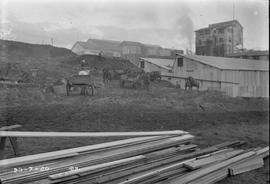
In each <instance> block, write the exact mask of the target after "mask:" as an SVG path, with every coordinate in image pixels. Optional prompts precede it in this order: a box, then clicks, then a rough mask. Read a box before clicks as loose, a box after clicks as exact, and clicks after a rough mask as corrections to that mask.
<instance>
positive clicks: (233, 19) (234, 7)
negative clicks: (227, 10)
mask: <svg viewBox="0 0 270 184" xmlns="http://www.w3.org/2000/svg"><path fill="white" fill-rule="evenodd" d="M234 19H235V5H234V1H233V20H234Z"/></svg>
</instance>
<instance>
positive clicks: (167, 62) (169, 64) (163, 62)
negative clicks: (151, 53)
mask: <svg viewBox="0 0 270 184" xmlns="http://www.w3.org/2000/svg"><path fill="white" fill-rule="evenodd" d="M140 59H142V60H144V61H147V62H149V63H153V64H155V65H157V66H160V67H162V68H165V69H167V70H171V69H172V68H173V64H174V61H175V60H174V59H160V58H140Z"/></svg>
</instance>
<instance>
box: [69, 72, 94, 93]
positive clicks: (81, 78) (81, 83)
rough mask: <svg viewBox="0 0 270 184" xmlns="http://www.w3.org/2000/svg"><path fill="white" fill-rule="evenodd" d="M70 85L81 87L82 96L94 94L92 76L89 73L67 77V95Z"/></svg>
mask: <svg viewBox="0 0 270 184" xmlns="http://www.w3.org/2000/svg"><path fill="white" fill-rule="evenodd" d="M72 87H79V88H81V94H82V95H84V96H86V95H89V94H91V95H92V96H94V89H95V86H94V79H93V76H91V75H73V76H71V77H70V78H68V79H67V83H66V91H67V96H69V95H70V92H71V89H72ZM89 92H90V93H89Z"/></svg>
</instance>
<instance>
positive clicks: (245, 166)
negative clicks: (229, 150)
mask: <svg viewBox="0 0 270 184" xmlns="http://www.w3.org/2000/svg"><path fill="white" fill-rule="evenodd" d="M263 165H264V161H263V159H262V157H260V156H257V157H255V158H252V159H250V160H247V161H245V162H243V163H240V164H237V165H235V166H232V167H230V168H229V174H230V176H235V175H237V174H241V173H243V172H247V171H251V170H254V169H258V168H261V167H262V166H263Z"/></svg>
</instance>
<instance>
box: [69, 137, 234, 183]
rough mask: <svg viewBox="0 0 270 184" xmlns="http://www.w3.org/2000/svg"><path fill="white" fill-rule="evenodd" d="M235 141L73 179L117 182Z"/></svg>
mask: <svg viewBox="0 0 270 184" xmlns="http://www.w3.org/2000/svg"><path fill="white" fill-rule="evenodd" d="M235 143H236V142H235V141H234V142H226V144H224V143H222V144H218V145H214V146H211V147H209V148H205V149H202V150H198V151H195V152H193V153H188V154H184V155H181V154H180V155H179V154H177V155H175V156H172V157H169V158H165V159H164V160H159V161H154V162H147V161H146V162H145V164H143V165H140V166H136V165H135V166H134V167H130V168H123V170H116V171H114V172H108V173H103V174H102V177H97V178H96V179H94V178H93V179H91V176H89V179H88V178H87V176H82V177H80V179H74V180H75V181H87V183H89V184H90V183H108V184H112V183H119V182H121V181H124V180H126V179H127V178H122V177H125V176H128V175H131V174H132V175H134V174H135V173H140V172H143V171H147V170H149V169H152V168H155V167H161V166H163V167H164V166H166V165H167V164H170V163H171V164H173V163H175V162H179V161H181V160H185V159H190V158H194V157H197V156H200V155H203V154H208V153H210V152H214V151H217V148H216V147H219V148H222V146H225V147H226V146H229V145H230V144H235ZM150 154H151V153H150ZM118 178H122V179H118ZM116 179H117V180H116ZM90 180H91V181H90ZM112 180H116V181H112ZM71 183H72V182H71ZM74 183H76V182H74ZM79 183H80V182H79Z"/></svg>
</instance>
